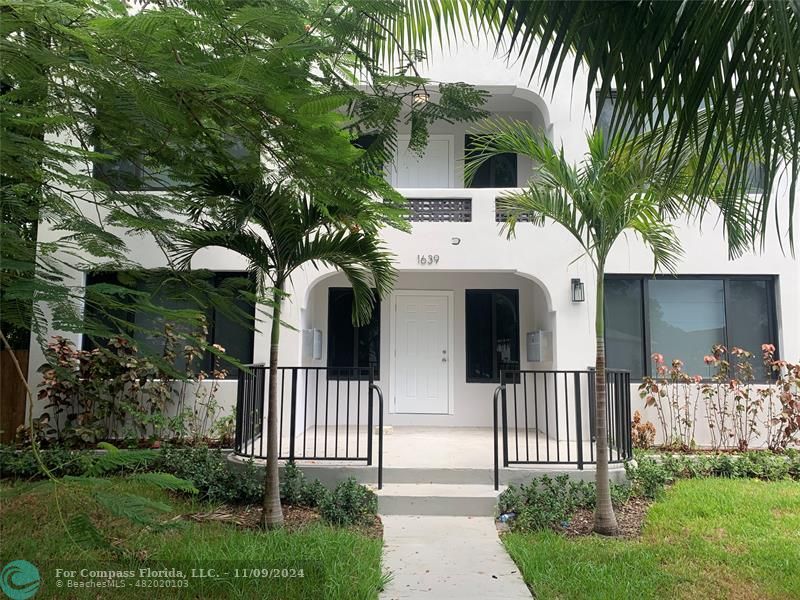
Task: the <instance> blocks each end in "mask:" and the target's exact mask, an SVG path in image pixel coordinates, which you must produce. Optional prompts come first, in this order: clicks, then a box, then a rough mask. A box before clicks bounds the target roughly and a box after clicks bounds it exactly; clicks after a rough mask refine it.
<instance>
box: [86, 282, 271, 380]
mask: <svg viewBox="0 0 800 600" xmlns="http://www.w3.org/2000/svg"><path fill="white" fill-rule="evenodd" d="M193 276H194V277H195V278H196V279H197V288H196V289H193V290H192V291H191V293H187V290H185V289H182V290H181V289H175V287H173V286H172V285H170V283H169V282H168V281H165V280H164V279H163V278H160V277H157V276H155V275H151V274H149V273H148V272H146V271H145V272H108V271H104V272H97V273H88V274H87V276H86V285H87V288H86V294H87V304H86V317H87V319H94V320H97V321H99V322H102V323H104V324H105V326H106V328H107V329H108V330H109V331H111V332H115V331H116V332H119V333H126V334H128V335H132V337H133V339H134V341H135V342H136V343H137V345H138V346H139V347H140V348H143V349H146V350H148V351H150V352H151V353H153V354H156V355H159V354H161V352H163V350H164V339H163V337H162V336H161V335H160V332H161V331H163V328H164V322H163V316H162V315H161V314H159V312H158V310H153V311H135V310H132V309H130V308H122V307H118V308H114V309H113V310H111V311H103V312H101V311H100V310H99V309H98V307H97V305H96V304H95V303H93V302H92V301H91V299H92V298H91V297H92V294H93V289H95V287H94V286H98V287H99V284H111V285H114V286H119V287H123V288H129V289H131V290H135V291H137V292H147V293H148V294H149V295H150V298H149V299H150V302H151V303H152V304H153V305H154V306H156V307H162V308H163V309H169V310H178V311H179V310H197V311H202V312H203V313H205V317H206V320H207V323H208V331H207V334H206V343H208V344H209V345H211V344H219V345H220V346H222V347H223V348H225V354H227V355H229V356H231V357H233V358H235V359H236V360H238V361H239V362H241V363H243V364H248V363H251V362H253V329H252V327H251V325H250V323H249V322H248V321H250V320H252V319H253V318H254V316H255V305H254V304H253V302H252V301H250V300H249V299H246V298H245V297H243V294H242V293H241V292H242V291H250V290H251V287H252V282H251V281H250V280H249V279H248V276H247V273H242V272H224V273H211V272H198V273H194V274H193ZM212 290H216V295H217V296H218V297H216V298H211V294H209V298H208V299H206V298H203V296H204V295H205V294H206V293H208V292H210V291H212ZM206 300H208V301H206ZM122 301H123V302H122V303H124V299H122ZM223 304H224V305H225V306H224V308H223V306H222V305H223ZM174 325H176V327H177V328H178V329H183V328H185V327H186V325H185V324H183V325H182V324H181V323H175V324H174ZM184 333H189V332H184ZM95 342H98V343H100V344H102V343H103V340H102V339H93V338H92V337H90V336H88V335H84V336H83V348H84V350H91V349H93V348H94V347H96V343H95ZM181 347H182V344H181ZM214 362H215V356H214V355H213V354H212V353H211V352H206V353H205V354H204V356H203V357H202V358H201V359H200V360H199V361H198V363H197V364H196V365H194V368H195V369H202V370H204V371H206V372H208V373H210V372H211V370H212V369H213V368H214ZM221 366H223V367H224V368H225V369H226V370H227V371H228V378H229V379H235V378H236V376H237V369H236V367H234V366H233V365H231V364H230V363H223V364H222V365H221ZM174 367H175V369H176V370H178V371H179V372H181V371H183V370H184V369H185V368H186V362H185V358H184V356H183V353H182V352H181V348H180V347H179V348H178V351H177V356H176V360H175V364H174Z"/></svg>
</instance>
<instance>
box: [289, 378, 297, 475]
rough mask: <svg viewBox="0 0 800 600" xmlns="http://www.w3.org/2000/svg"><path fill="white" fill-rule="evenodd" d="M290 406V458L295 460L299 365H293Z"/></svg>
mask: <svg viewBox="0 0 800 600" xmlns="http://www.w3.org/2000/svg"><path fill="white" fill-rule="evenodd" d="M291 398H292V399H291V405H290V406H289V460H294V438H295V437H296V436H295V429H296V428H297V367H292V396H291Z"/></svg>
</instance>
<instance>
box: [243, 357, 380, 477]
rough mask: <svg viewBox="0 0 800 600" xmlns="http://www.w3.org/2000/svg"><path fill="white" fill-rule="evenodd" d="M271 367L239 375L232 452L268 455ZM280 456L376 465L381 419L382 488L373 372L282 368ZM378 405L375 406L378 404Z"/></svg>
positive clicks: (250, 368)
mask: <svg viewBox="0 0 800 600" xmlns="http://www.w3.org/2000/svg"><path fill="white" fill-rule="evenodd" d="M268 390H269V368H268V367H266V366H265V365H263V364H262V365H249V366H248V367H247V368H246V369H241V370H240V371H239V387H238V390H237V397H236V433H235V438H234V453H235V454H237V455H239V456H243V457H246V458H258V459H265V458H266V456H267V440H266V437H267V435H266V434H267V419H266V417H267V400H268ZM277 401H278V407H277V408H278V457H279V458H281V459H286V460H294V461H304V460H309V461H311V460H313V461H362V462H365V463H366V464H367V465H372V463H373V456H374V453H373V439H372V438H373V423H374V420H375V411H376V409H377V415H378V418H377V420H378V429H377V436H378V456H377V459H378V487H379V488H380V487H382V486H383V394H382V393H381V390H380V388H379V387H378V386H377V385H375V378H374V370H373V369H372V368H341V367H336V368H330V369H329V368H327V367H278V374H277ZM376 403H377V406H376Z"/></svg>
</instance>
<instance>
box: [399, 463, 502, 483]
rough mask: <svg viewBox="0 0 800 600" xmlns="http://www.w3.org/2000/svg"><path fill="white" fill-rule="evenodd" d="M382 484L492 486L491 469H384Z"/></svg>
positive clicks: (492, 473) (492, 476) (492, 472)
mask: <svg viewBox="0 0 800 600" xmlns="http://www.w3.org/2000/svg"><path fill="white" fill-rule="evenodd" d="M383 482H384V484H387V483H421V484H424V483H441V484H458V485H492V484H493V483H494V471H492V469H464V468H452V469H451V468H427V467H384V468H383Z"/></svg>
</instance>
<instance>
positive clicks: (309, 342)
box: [303, 329, 322, 360]
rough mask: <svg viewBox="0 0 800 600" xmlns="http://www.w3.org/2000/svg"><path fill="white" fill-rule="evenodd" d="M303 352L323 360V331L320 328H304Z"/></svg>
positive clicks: (312, 357)
mask: <svg viewBox="0 0 800 600" xmlns="http://www.w3.org/2000/svg"><path fill="white" fill-rule="evenodd" d="M303 353H304V354H305V355H306V357H308V358H310V359H311V360H322V332H321V331H320V330H319V329H304V330H303Z"/></svg>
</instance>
